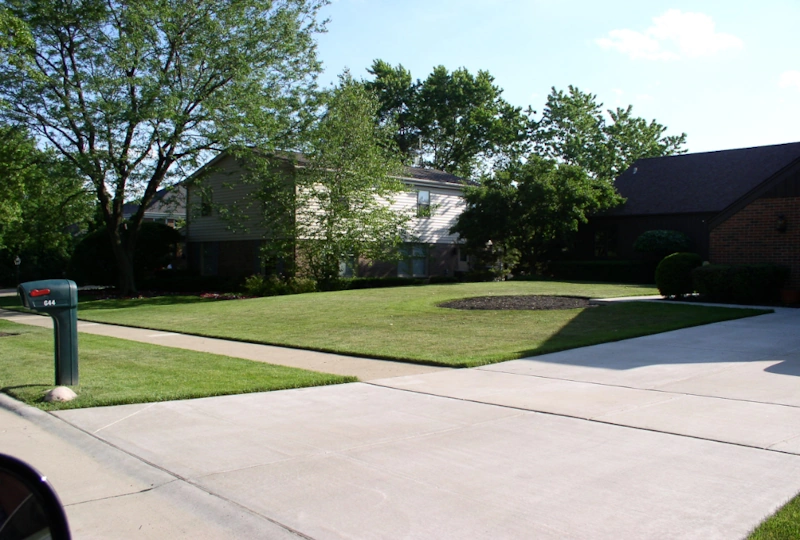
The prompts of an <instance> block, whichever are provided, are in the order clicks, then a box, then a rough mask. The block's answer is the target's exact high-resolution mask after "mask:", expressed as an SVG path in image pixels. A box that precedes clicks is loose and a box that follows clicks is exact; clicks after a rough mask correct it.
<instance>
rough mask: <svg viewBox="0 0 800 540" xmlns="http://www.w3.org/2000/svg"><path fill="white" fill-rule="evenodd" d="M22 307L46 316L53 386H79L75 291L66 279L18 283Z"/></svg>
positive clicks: (74, 287) (73, 286)
mask: <svg viewBox="0 0 800 540" xmlns="http://www.w3.org/2000/svg"><path fill="white" fill-rule="evenodd" d="M17 291H18V292H19V296H20V298H21V299H22V305H23V306H24V307H26V308H28V309H32V310H34V311H38V312H40V313H47V314H48V315H50V317H52V318H53V330H54V332H55V342H56V344H55V357H56V384H57V385H59V386H60V385H69V386H76V385H77V384H78V287H77V285H75V282H74V281H70V280H68V279H45V280H41V281H27V282H25V283H21V284H20V286H19V288H18V289H17Z"/></svg>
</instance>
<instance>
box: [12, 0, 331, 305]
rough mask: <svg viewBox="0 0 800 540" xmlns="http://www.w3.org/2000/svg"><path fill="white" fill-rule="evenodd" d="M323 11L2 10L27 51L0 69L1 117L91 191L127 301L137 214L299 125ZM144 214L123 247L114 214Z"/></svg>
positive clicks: (164, 6) (167, 5) (33, 4)
mask: <svg viewBox="0 0 800 540" xmlns="http://www.w3.org/2000/svg"><path fill="white" fill-rule="evenodd" d="M323 4H324V0H274V1H273V0H205V1H202V2H198V1H191V0H190V1H185V0H180V1H179V0H126V1H124V2H123V1H120V0H3V1H2V2H1V3H0V8H4V9H7V10H8V12H9V13H10V14H11V15H12V16H14V17H16V18H17V19H19V20H20V21H23V22H24V23H25V24H26V25H27V27H28V28H29V29H30V33H31V35H32V36H33V40H34V44H33V46H32V47H26V46H24V44H22V45H19V46H17V45H15V44H14V43H12V44H11V46H10V49H9V51H10V53H9V54H10V55H11V56H12V57H18V58H21V57H24V56H26V55H29V56H32V62H29V63H22V62H19V63H6V64H4V65H2V66H0V99H2V100H3V101H5V102H6V103H7V104H8V106H7V107H6V108H4V109H3V110H0V115H2V116H4V117H5V118H6V119H7V120H9V121H11V122H16V123H22V124H25V125H27V126H28V127H29V128H30V129H31V131H32V133H33V134H34V135H35V136H36V137H37V138H38V139H39V140H41V141H42V142H44V143H46V144H48V145H49V146H50V147H52V148H54V149H56V150H57V151H58V152H60V153H61V154H62V155H63V156H65V157H66V158H67V159H69V160H70V161H71V162H72V164H73V165H74V166H75V167H76V168H77V170H78V171H79V172H80V174H81V175H82V176H83V177H84V178H86V179H88V180H89V181H90V182H91V184H92V186H93V188H94V192H95V195H96V197H97V200H98V203H99V205H100V211H101V214H102V217H103V221H104V224H105V228H106V231H107V233H108V235H109V238H110V239H111V243H112V247H113V250H114V255H115V258H116V260H117V263H118V264H117V267H118V269H119V276H118V281H119V286H120V289H121V291H122V292H123V293H128V292H131V291H133V290H135V282H134V276H133V267H132V264H131V259H132V257H133V253H134V248H135V244H136V240H137V236H138V231H139V228H140V225H141V222H142V218H143V213H144V209H145V208H147V206H148V204H149V203H150V201H151V200H152V198H153V196H154V195H155V193H156V191H157V190H158V189H159V187H161V186H162V184H170V183H172V182H173V181H174V180H175V178H176V177H178V176H180V175H181V174H183V173H184V171H186V170H188V169H190V168H193V167H194V166H196V165H197V164H198V163H199V162H200V161H202V160H203V159H205V157H206V156H207V155H208V153H209V152H212V151H219V150H222V149H225V148H231V147H236V146H246V145H258V146H260V147H263V148H270V147H273V146H274V145H281V144H284V141H285V140H286V138H287V137H289V136H290V134H291V133H292V132H293V129H294V128H296V127H297V124H298V122H302V121H303V119H304V115H303V114H300V113H299V112H298V111H299V110H300V109H301V106H302V103H303V100H304V97H305V95H306V94H307V92H308V91H309V89H311V88H312V87H313V78H314V75H315V74H316V73H317V71H318V69H319V66H318V62H317V60H316V57H315V49H314V47H315V43H314V34H315V33H316V32H318V31H320V30H321V28H320V25H319V23H318V22H317V20H316V17H317V12H318V10H319V8H320V7H321V6H322V5H323ZM132 197H140V200H141V205H140V210H139V211H138V212H137V213H136V214H135V215H134V216H133V217H132V218H131V220H130V223H129V224H128V225H127V226H128V227H129V233H128V234H122V230H123V217H122V205H123V203H124V202H125V200H126V199H130V198H132Z"/></svg>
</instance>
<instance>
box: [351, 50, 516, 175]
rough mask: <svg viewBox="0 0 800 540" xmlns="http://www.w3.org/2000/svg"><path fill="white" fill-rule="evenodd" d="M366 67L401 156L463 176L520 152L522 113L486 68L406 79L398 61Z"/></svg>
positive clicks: (440, 68) (369, 83) (437, 70)
mask: <svg viewBox="0 0 800 540" xmlns="http://www.w3.org/2000/svg"><path fill="white" fill-rule="evenodd" d="M369 72H370V74H372V75H373V77H374V78H373V80H371V81H366V82H365V85H366V86H367V88H369V89H371V90H373V91H375V92H376V93H377V95H378V98H379V100H380V103H381V108H380V114H381V117H382V118H383V119H384V120H390V121H391V122H392V123H393V124H394V125H395V126H396V134H395V140H396V142H397V144H398V146H399V147H400V149H401V150H402V151H404V152H405V154H406V156H407V160H409V161H410V160H411V159H413V158H414V157H417V158H419V160H420V164H421V165H423V166H425V167H432V168H435V169H439V170H443V171H447V172H450V173H453V174H457V175H460V176H463V177H467V178H469V177H473V176H476V175H477V174H478V173H479V172H480V171H481V170H482V169H486V168H488V167H490V166H491V164H492V163H493V162H494V161H495V160H497V159H500V158H502V157H506V156H507V155H508V154H512V155H516V154H519V153H520V152H521V147H520V146H521V145H522V144H523V143H524V141H525V136H526V134H527V129H528V125H529V121H528V117H527V115H526V114H524V113H523V111H522V109H521V108H520V107H514V106H512V105H510V104H509V103H508V102H506V101H505V100H504V99H503V97H502V93H503V91H502V89H501V88H500V87H499V86H497V85H495V84H494V78H493V77H492V76H491V75H490V74H489V72H488V71H478V73H477V74H476V75H473V74H472V73H470V72H469V71H468V70H467V69H465V68H459V69H456V70H454V71H452V72H450V71H448V70H447V69H446V68H445V67H444V66H437V67H435V68H434V70H433V72H432V73H431V74H430V75H429V76H428V77H427V78H426V79H425V80H424V81H420V80H417V81H416V82H413V83H412V82H411V74H410V72H408V71H407V70H406V69H405V68H403V66H402V65H398V66H397V67H394V68H393V67H391V66H390V65H389V64H388V63H386V62H385V61H383V60H375V62H373V64H372V67H371V68H370V69H369Z"/></svg>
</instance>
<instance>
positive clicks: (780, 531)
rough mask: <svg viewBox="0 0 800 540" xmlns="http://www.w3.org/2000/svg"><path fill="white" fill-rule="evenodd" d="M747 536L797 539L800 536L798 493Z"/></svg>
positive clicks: (762, 539)
mask: <svg viewBox="0 0 800 540" xmlns="http://www.w3.org/2000/svg"><path fill="white" fill-rule="evenodd" d="M747 538H748V540H797V539H798V538H800V495H798V496H797V497H795V498H794V499H792V500H791V501H789V502H788V503H786V504H785V505H784V506H783V507H782V508H781V509H780V510H778V511H777V512H775V514H774V515H772V516H770V517H769V518H767V519H766V520H764V522H763V523H761V524H760V525H759V526H758V527H756V528H755V529H754V530H753V532H751V533H750V536H748V537H747Z"/></svg>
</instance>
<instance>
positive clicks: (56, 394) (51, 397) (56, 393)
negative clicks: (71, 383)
mask: <svg viewBox="0 0 800 540" xmlns="http://www.w3.org/2000/svg"><path fill="white" fill-rule="evenodd" d="M76 397H78V394H76V393H75V392H73V391H72V389H71V388H67V387H66V386H58V387H56V388H53V389H52V390H50V391H49V392H47V393H46V394H45V395H44V400H45V401H46V402H48V403H51V402H53V401H72V400H73V399H75V398H76Z"/></svg>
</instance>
